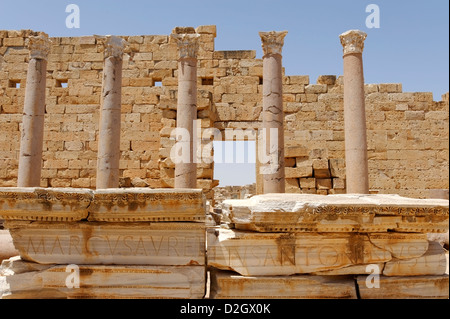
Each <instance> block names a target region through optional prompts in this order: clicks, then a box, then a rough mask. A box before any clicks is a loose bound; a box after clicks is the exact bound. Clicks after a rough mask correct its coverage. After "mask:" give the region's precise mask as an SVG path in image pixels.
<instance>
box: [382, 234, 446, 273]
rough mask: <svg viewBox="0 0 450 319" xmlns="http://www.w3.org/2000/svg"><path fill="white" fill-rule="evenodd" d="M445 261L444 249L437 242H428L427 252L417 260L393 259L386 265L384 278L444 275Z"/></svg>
mask: <svg viewBox="0 0 450 319" xmlns="http://www.w3.org/2000/svg"><path fill="white" fill-rule="evenodd" d="M446 269H447V259H446V256H445V250H444V248H443V247H442V246H441V245H440V244H439V243H437V242H430V245H429V248H428V250H427V252H426V253H425V254H424V255H422V256H420V257H417V258H411V259H406V260H404V259H403V260H400V259H397V258H395V259H393V260H391V261H389V262H387V263H386V265H385V267H384V270H383V275H385V276H432V275H444V274H445V272H446Z"/></svg>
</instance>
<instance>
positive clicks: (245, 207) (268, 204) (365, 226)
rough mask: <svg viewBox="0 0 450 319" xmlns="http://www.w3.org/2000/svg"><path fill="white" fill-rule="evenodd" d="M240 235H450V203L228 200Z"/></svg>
mask: <svg viewBox="0 0 450 319" xmlns="http://www.w3.org/2000/svg"><path fill="white" fill-rule="evenodd" d="M222 205H223V212H224V215H226V216H227V217H228V218H230V219H231V222H232V223H233V224H234V225H235V227H236V228H237V229H241V230H251V231H258V232H387V231H397V232H417V233H442V232H447V231H448V227H449V224H448V216H449V208H448V207H449V201H448V200H442V199H412V198H405V197H401V196H398V195H380V194H373V195H356V194H339V195H328V196H324V195H311V194H265V195H257V196H254V197H252V198H249V199H243V200H225V201H224V202H223V204H222Z"/></svg>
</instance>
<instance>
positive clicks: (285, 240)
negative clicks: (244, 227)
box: [207, 228, 428, 276]
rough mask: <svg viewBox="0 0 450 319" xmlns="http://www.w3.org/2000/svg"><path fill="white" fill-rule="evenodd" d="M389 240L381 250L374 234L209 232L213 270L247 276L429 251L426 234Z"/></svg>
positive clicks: (307, 270)
mask: <svg viewBox="0 0 450 319" xmlns="http://www.w3.org/2000/svg"><path fill="white" fill-rule="evenodd" d="M399 235H400V236H401V237H400V238H399V237H398V236H399ZM384 236H385V238H387V237H388V236H391V237H392V238H391V242H390V244H389V245H387V244H385V245H384V248H380V247H379V246H378V245H375V244H374V243H373V242H372V240H371V235H370V234H369V235H367V234H355V233H322V234H318V233H317V234H316V233H257V232H244V231H238V230H232V229H223V228H217V229H208V231H207V242H208V265H209V266H212V267H215V268H218V269H222V270H232V271H235V272H237V273H239V274H241V275H244V276H270V275H293V274H305V273H314V272H319V271H329V270H337V269H341V268H345V267H349V266H355V265H366V264H380V263H384V262H388V261H390V260H391V259H392V258H393V256H401V257H402V258H407V257H408V258H415V257H419V256H421V255H423V254H425V252H426V251H427V249H428V241H427V237H426V234H396V233H393V234H384Z"/></svg>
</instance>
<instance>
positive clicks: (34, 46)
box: [28, 34, 52, 60]
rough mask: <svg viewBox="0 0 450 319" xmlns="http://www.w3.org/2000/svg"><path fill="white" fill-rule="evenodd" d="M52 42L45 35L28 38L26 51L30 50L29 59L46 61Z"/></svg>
mask: <svg viewBox="0 0 450 319" xmlns="http://www.w3.org/2000/svg"><path fill="white" fill-rule="evenodd" d="M51 46H52V41H50V39H49V38H48V36H47V35H44V34H41V35H38V36H30V37H29V38H28V49H29V50H30V59H40V60H47V58H48V54H49V53H50V50H51Z"/></svg>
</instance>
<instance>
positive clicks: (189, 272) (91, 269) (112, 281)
mask: <svg viewBox="0 0 450 319" xmlns="http://www.w3.org/2000/svg"><path fill="white" fill-rule="evenodd" d="M24 264H25V265H24ZM30 264H31V265H30ZM74 266H76V265H70V266H69V267H68V265H47V266H44V265H39V264H34V263H27V262H24V261H22V260H20V259H17V258H13V259H10V260H9V261H4V262H3V265H2V268H1V269H0V298H2V299H145V298H148V299H201V298H203V296H204V295H205V284H206V280H205V268H204V267H202V266H117V265H112V266H100V265H82V266H79V267H78V268H74ZM77 275H79V276H78V277H77V279H76V277H75V276H77Z"/></svg>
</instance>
